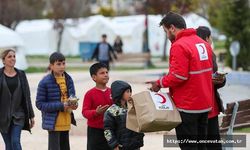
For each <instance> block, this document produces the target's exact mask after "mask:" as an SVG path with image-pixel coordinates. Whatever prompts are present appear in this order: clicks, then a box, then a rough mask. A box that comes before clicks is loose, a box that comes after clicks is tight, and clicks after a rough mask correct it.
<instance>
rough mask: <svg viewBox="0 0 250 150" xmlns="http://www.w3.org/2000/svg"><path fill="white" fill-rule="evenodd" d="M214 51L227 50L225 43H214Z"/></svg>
mask: <svg viewBox="0 0 250 150" xmlns="http://www.w3.org/2000/svg"><path fill="white" fill-rule="evenodd" d="M214 49H215V50H216V49H225V41H214Z"/></svg>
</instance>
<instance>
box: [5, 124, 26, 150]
mask: <svg viewBox="0 0 250 150" xmlns="http://www.w3.org/2000/svg"><path fill="white" fill-rule="evenodd" d="M22 128H23V127H22V126H20V125H15V124H11V125H10V128H9V131H8V133H1V134H2V137H3V140H4V143H5V150H22V147H21V143H20V136H21V131H22Z"/></svg>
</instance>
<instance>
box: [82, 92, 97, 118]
mask: <svg viewBox="0 0 250 150" xmlns="http://www.w3.org/2000/svg"><path fill="white" fill-rule="evenodd" d="M91 101H92V100H91V96H90V93H86V94H85V96H84V99H83V104H82V115H83V116H84V117H85V118H87V119H92V118H94V117H95V116H97V114H96V110H95V108H92V107H91V106H92V104H91Z"/></svg>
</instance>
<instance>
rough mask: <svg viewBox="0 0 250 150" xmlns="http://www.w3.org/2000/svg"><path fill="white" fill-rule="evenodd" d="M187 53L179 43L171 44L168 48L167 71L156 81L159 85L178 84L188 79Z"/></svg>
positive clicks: (171, 85) (170, 85)
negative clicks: (166, 73)
mask: <svg viewBox="0 0 250 150" xmlns="http://www.w3.org/2000/svg"><path fill="white" fill-rule="evenodd" d="M189 57H190V56H189V53H188V52H187V50H185V49H184V48H183V47H182V46H181V45H173V46H172V47H171V49H170V59H169V73H168V75H166V76H163V77H162V78H161V79H159V80H158V81H157V83H158V85H160V86H161V87H173V86H178V85H179V84H181V83H182V82H185V81H186V80H187V79H188V73H189V60H190V59H189Z"/></svg>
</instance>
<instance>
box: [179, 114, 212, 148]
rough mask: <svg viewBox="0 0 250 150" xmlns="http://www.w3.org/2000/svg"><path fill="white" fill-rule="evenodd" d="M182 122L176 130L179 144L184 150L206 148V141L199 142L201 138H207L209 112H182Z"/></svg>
mask: <svg viewBox="0 0 250 150" xmlns="http://www.w3.org/2000/svg"><path fill="white" fill-rule="evenodd" d="M180 115H181V119H182V123H181V124H180V125H178V126H177V127H176V128H175V130H176V135H177V139H178V140H179V141H180V142H179V146H180V148H181V149H182V150H206V144H205V143H199V141H200V140H206V137H207V123H208V119H207V117H208V113H207V112H206V113H185V112H180Z"/></svg>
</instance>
